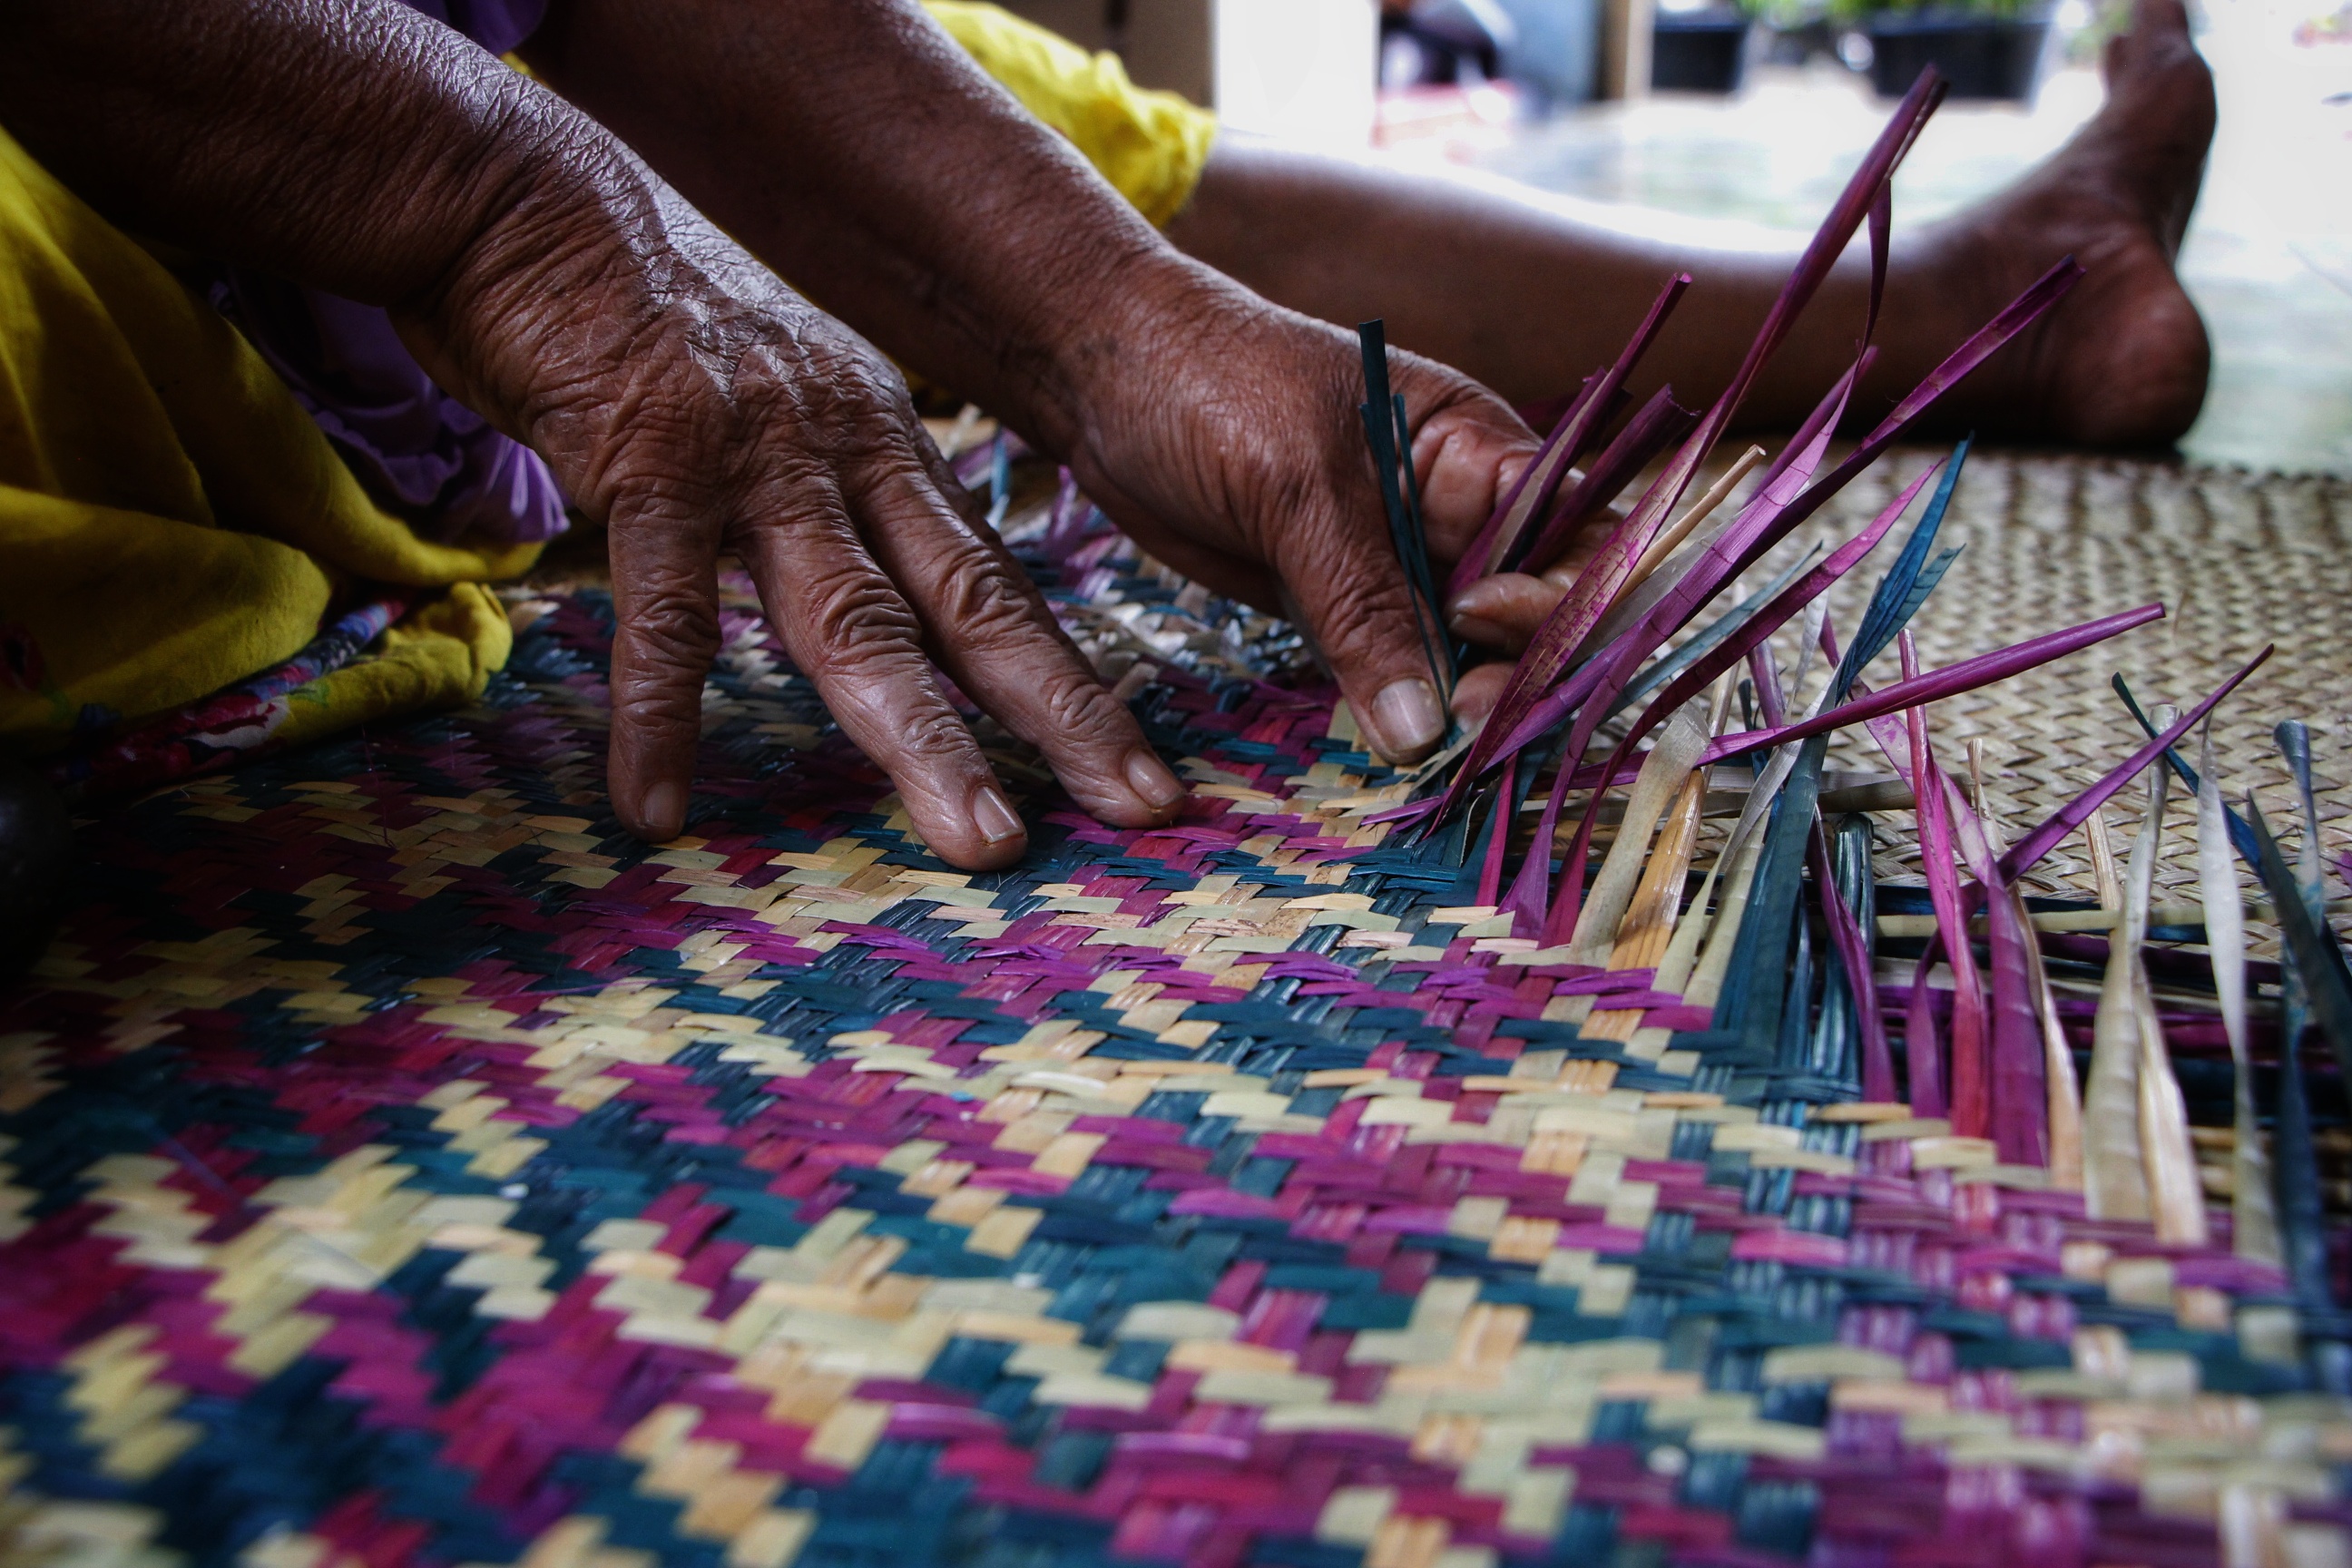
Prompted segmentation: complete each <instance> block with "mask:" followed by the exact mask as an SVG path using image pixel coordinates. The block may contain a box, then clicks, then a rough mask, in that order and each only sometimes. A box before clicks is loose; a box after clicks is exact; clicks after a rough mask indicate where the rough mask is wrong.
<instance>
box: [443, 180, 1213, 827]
mask: <svg viewBox="0 0 2352 1568" xmlns="http://www.w3.org/2000/svg"><path fill="white" fill-rule="evenodd" d="M656 200H657V202H658V204H659V205H656V207H654V208H652V209H650V210H649V211H648V213H647V215H646V221H645V222H644V223H643V224H642V225H640V226H636V227H635V229H634V230H633V231H632V232H630V233H629V234H628V235H627V236H626V237H625V241H624V243H625V246H626V247H627V248H628V251H629V252H630V254H625V256H623V257H621V258H615V257H614V256H613V255H612V254H611V253H610V251H609V250H608V249H607V248H606V247H602V246H593V247H584V254H585V255H587V256H590V257H593V258H594V259H593V263H592V264H591V265H590V266H589V267H588V268H586V272H585V276H580V275H577V273H576V271H575V268H574V265H573V264H572V262H571V261H570V260H569V258H568V257H569V253H567V252H559V253H558V258H557V260H556V262H555V264H554V266H553V268H552V270H550V268H548V267H547V266H546V265H545V264H542V263H538V262H532V261H520V260H518V259H516V258H511V257H509V256H506V255H503V254H500V253H499V249H498V247H495V246H494V247H488V250H487V251H486V253H485V254H483V255H481V256H480V257H478V258H475V259H474V260H473V261H472V262H471V263H469V265H468V266H467V268H464V269H463V270H461V272H460V273H459V274H458V277H457V281H456V282H455V283H454V284H453V285H452V286H451V287H449V288H447V289H444V290H442V291H441V292H440V294H439V295H438V296H437V297H436V300H434V302H433V305H432V307H431V308H430V309H429V310H425V311H421V312H417V313H415V314H408V313H404V315H403V317H402V321H403V326H404V330H405V331H407V332H408V333H409V335H410V336H411V337H412V338H413V339H414V340H415V342H416V344H417V346H418V347H419V348H420V349H421V350H423V351H425V354H426V355H428V356H430V357H428V358H427V360H426V363H427V364H428V365H429V366H430V367H431V368H433V369H434V370H435V372H436V377H437V378H438V379H441V380H442V381H443V382H444V384H448V385H452V386H455V387H458V388H462V389H465V391H466V392H467V395H469V396H473V397H478V398H479V399H480V400H481V401H483V402H486V403H489V404H491V405H497V406H500V407H505V408H509V409H511V410H514V411H515V412H516V414H517V416H518V423H519V426H520V430H521V431H522V432H523V434H524V435H525V436H526V437H527V438H528V439H529V440H530V444H531V445H532V446H533V447H536V448H537V449H538V450H539V451H540V452H541V453H542V454H544V455H545V456H546V457H547V458H549V459H550V460H551V462H552V463H553V464H554V465H555V466H556V469H557V472H558V473H559V475H561V476H562V479H563V480H564V482H565V485H566V487H567V489H569V490H570V493H571V494H572V497H573V498H574V500H575V501H576V502H577V504H579V505H580V506H581V507H582V508H583V510H587V511H588V512H590V513H591V514H592V515H594V516H598V517H602V518H604V520H605V521H606V522H607V524H608V527H609V529H610V544H609V548H610V551H611V555H612V563H613V581H614V598H615V601H616V605H615V607H616V610H617V612H618V616H617V618H618V623H619V624H618V628H617V630H616V632H615V635H614V643H613V679H612V685H613V709H614V737H613V745H612V758H611V778H612V789H613V796H614V801H615V802H616V804H620V805H621V806H622V810H623V815H624V817H625V819H626V820H629V821H630V824H631V826H633V827H635V828H636V829H637V830H638V831H639V832H641V833H643V834H644V835H645V836H646V837H650V838H656V839H658V838H667V837H673V836H674V835H675V834H676V833H677V831H678V828H679V826H680V825H681V822H682V820H683V817H684V815H685V808H686V792H687V786H688V781H689V779H690V777H691V769H692V765H693V755H694V748H695V743H696V741H697V739H698V736H699V733H700V727H701V711H700V698H701V691H702V682H703V678H704V675H705V674H706V672H707V671H708V670H709V667H710V663H711V660H712V658H713V657H714V656H715V655H716V653H717V651H718V637H719V616H718V590H717V583H716V563H717V558H718V556H719V552H721V551H726V552H731V553H733V554H734V555H735V556H737V557H738V558H739V559H740V560H741V562H742V563H743V564H744V565H745V567H746V568H747V569H748V570H749V571H750V573H751V577H752V579H753V581H754V583H755V584H757V585H758V588H759V591H760V597H761V605H762V607H763V608H764V609H765V610H766V612H767V616H768V618H769V621H770V623H771V624H772V625H773V626H775V627H776V628H777V631H778V634H779V636H780V637H782V640H783V643H784V646H785V648H786V650H787V652H788V653H789V654H790V655H791V657H792V659H793V664H794V666H795V667H796V668H799V669H800V670H801V671H802V672H803V674H805V675H806V676H807V677H808V678H809V679H811V680H812V681H814V683H815V685H816V688H817V689H818V691H819V692H820V693H821V694H822V695H823V697H824V700H825V705H826V707H827V708H828V709H829V710H831V711H832V713H833V715H834V717H835V720H836V721H839V723H840V724H841V727H842V729H843V731H844V732H845V733H846V734H847V735H848V736H849V738H850V739H851V740H853V741H854V742H856V743H857V745H858V746H859V747H860V748H861V749H862V750H864V751H865V752H866V754H867V755H868V756H870V757H872V758H873V759H874V760H875V761H876V762H877V763H879V764H880V765H881V766H882V767H883V768H884V769H885V770H886V771H887V773H889V774H890V776H891V778H892V779H893V781H894V782H896V783H897V784H898V789H899V792H900V795H901V797H902V798H903V799H904V801H905V803H906V805H907V809H908V815H909V816H911V817H912V818H913V820H914V822H915V824H916V826H917V827H918V828H919V830H920V832H921V833H922V835H923V837H924V838H925V840H926V842H928V843H929V845H930V846H931V847H933V848H935V849H936V850H938V851H939V852H940V854H941V855H942V856H944V857H945V858H948V859H950V860H952V861H954V862H955V863H957V864H959V865H964V866H972V867H986V866H996V865H1003V864H1006V863H1009V862H1010V861H1011V860H1013V859H1014V858H1018V856H1019V854H1020V852H1021V849H1022V847H1023V840H1024V833H1023V829H1022V826H1021V821H1020V818H1019V816H1017V815H1016V814H1015V813H1014V811H1013V807H1012V805H1011V804H1010V803H1009V802H1008V801H1007V800H1006V798H1005V796H1004V793H1003V789H1002V788H1001V787H1000V786H999V785H998V784H997V782H996V780H995V777H994V775H993V774H992V772H991V770H990V768H989V765H988V763H987V761H986V759H985V758H983V757H982V755H981V752H980V749H979V746H978V744H977V743H976V742H974V741H973V739H972V736H971V733H970V731H968V730H967V729H966V728H965V726H964V723H963V721H962V719H961V717H960V716H959V715H958V714H957V713H956V711H955V710H954V709H953V708H952V707H951V706H950V704H949V703H948V701H947V700H946V698H945V697H944V695H943V694H942V693H941V692H940V689H939V686H938V683H937V682H936V681H935V679H933V677H932V673H931V666H932V664H933V663H934V662H936V663H937V665H938V666H939V668H941V669H943V670H945V671H946V672H947V674H948V675H949V676H950V678H951V679H953V680H954V681H955V682H956V684H957V686H958V687H959V688H960V689H961V690H963V691H964V692H965V693H967V694H968V695H970V696H971V698H972V699H973V700H975V701H976V702H978V703H979V704H980V705H981V706H982V708H983V709H985V710H987V711H989V712H990V713H992V714H993V715H994V716H995V717H996V718H998V719H999V720H1000V721H1002V722H1003V724H1004V725H1005V727H1006V728H1007V729H1009V730H1011V731H1013V733H1015V734H1017V735H1019V736H1020V737H1022V738H1023V739H1024V740H1026V741H1028V742H1031V743H1032V744H1034V745H1035V746H1036V747H1037V748H1038V749H1039V750H1040V751H1041V752H1044V753H1045V757H1046V759H1047V761H1048V762H1050V763H1052V764H1053V766H1054V768H1055V773H1057V774H1058V776H1059V777H1060V778H1061V780H1062V782H1063V783H1064V784H1065V785H1066V787H1067V788H1068V789H1069V791H1070V793H1071V794H1072V795H1073V796H1074V797H1075V798H1076V800H1077V801H1078V803H1079V804H1080V805H1083V806H1085V807H1086V808H1087V810H1089V811H1091V812H1093V813H1094V814H1095V815H1096V816H1099V817H1101V818H1102V819H1104V820H1105V821H1108V822H1112V823H1116V824H1118V825H1119V826H1129V827H1139V826H1149V825H1150V824H1153V823H1157V822H1162V821H1165V820H1166V819H1167V818H1168V816H1170V814H1171V811H1172V809H1173V807H1174V806H1175V805H1176V803H1177V801H1178V800H1179V799H1181V787H1180V786H1179V785H1178V784H1177V782H1176V779H1175V777H1174V775H1173V774H1171V773H1169V772H1168V770H1167V767H1166V766H1165V764H1163V763H1160V760H1159V758H1158V757H1157V756H1155V755H1154V754H1153V753H1152V752H1151V751H1150V747H1149V746H1147V745H1146V744H1145V742H1144V740H1143V737H1142V734H1141V732H1140V731H1139V730H1138V728H1137V726H1136V723H1135V721H1134V718H1133V716H1132V715H1130V714H1129V712H1128V711H1127V710H1126V709H1125V708H1124V707H1122V706H1121V705H1119V704H1118V703H1117V702H1115V701H1113V700H1111V698H1110V695H1109V693H1108V692H1107V691H1106V690H1104V689H1103V688H1102V686H1101V684H1100V683H1099V682H1098V681H1097V679H1096V678H1095V675H1094V672H1093V671H1092V670H1091V669H1090V668H1088V667H1087V664H1086V663H1085V661H1084V660H1083V659H1082V658H1080V656H1079V654H1078V652H1077V650H1076V647H1073V646H1072V645H1071V643H1070V641H1069V639H1068V638H1067V637H1066V636H1064V635H1063V633H1062V631H1061V629H1060V627H1059V626H1057V625H1056V624H1055V621H1054V619H1053V617H1052V616H1051V615H1050V614H1049V613H1048V612H1047V610H1046V608H1045V604H1044V601H1043V600H1042V599H1041V598H1040V597H1039V595H1038V594H1037V591H1036V589H1035V588H1034V586H1033V585H1032V584H1030V582H1029V580H1028V578H1027V577H1026V576H1025V575H1024V574H1023V572H1022V570H1021V568H1020V566H1019V564H1018V563H1015V562H1014V561H1013V559H1012V557H1011V556H1010V555H1008V554H1007V553H1006V552H1005V551H1004V549H1003V545H1002V544H1001V543H1000V542H998V540H997V538H996V536H995V534H994V533H993V531H991V529H990V528H989V526H988V523H987V522H986V521H985V520H984V519H983V518H982V517H981V515H980V514H979V511H978V510H977V508H976V507H975V505H974V503H973V501H972V500H971V497H970V495H969V494H968V492H966V490H965V489H964V488H963V487H962V486H961V484H959V483H957V482H956V480H955V479H954V476H953V475H952V474H950V472H949V471H948V468H947V466H946V463H945V462H944V460H943V459H942V458H940V452H939V449H938V448H937V447H935V446H933V445H932V444H931V441H930V439H929V437H928V436H927V435H926V434H925V433H924V431H923V428H922V426H921V424H920V422H919V420H918V419H917V418H916V417H915V415H914V410H913V408H912V406H911V405H910V404H909V403H908V396H907V390H906V385H905V383H904V381H903V380H902V379H901V378H900V376H899V375H898V373H897V371H896V370H894V369H893V368H892V367H891V366H890V364H889V363H888V362H887V361H886V360H884V359H883V358H882V356H881V355H880V354H879V353H877V351H876V350H875V349H874V348H873V347H872V346H871V345H870V344H868V343H866V342H865V341H864V340H863V339H861V338H859V337H857V336H856V334H855V333H853V332H851V331H848V330H847V329H846V328H845V327H844V326H842V325H841V324H840V323H839V322H837V321H834V320H833V319H832V318H830V317H827V316H825V315H824V314H823V313H821V312H820V311H818V310H815V309H814V307H813V306H811V305H810V304H809V303H808V302H807V301H806V300H803V299H801V298H800V297H799V296H798V295H796V294H794V293H793V292H792V290H790V289H787V288H785V287H784V286H783V285H782V283H780V282H778V281H777V280H776V279H775V278H774V277H773V276H772V275H771V274H769V273H768V272H767V271H766V270H765V269H764V268H760V267H759V266H757V265H756V264H755V263H752V262H751V260H750V258H747V257H744V256H743V255H742V254H741V252H740V250H738V249H736V248H735V247H733V246H732V245H731V244H730V242H729V241H727V240H726V239H725V238H723V237H721V236H719V234H718V233H717V231H716V230H714V229H712V228H711V227H710V226H709V223H708V221H707V220H705V219H703V218H702V217H701V216H699V215H698V214H696V213H694V212H692V211H691V210H690V209H688V208H687V207H686V206H685V205H684V204H683V203H682V202H680V201H679V200H678V199H677V197H676V196H675V195H671V194H669V193H667V192H660V193H658V195H657V197H656ZM486 321H496V322H497V323H498V328H497V331H495V332H491V331H483V330H479V329H478V328H471V329H469V327H468V326H467V323H479V322H486ZM451 343H462V344H467V345H471V347H470V350H469V351H463V352H461V354H453V353H451V352H450V351H449V349H448V348H447V346H446V345H449V344H451ZM486 344H487V345H492V346H491V347H490V349H489V351H488V352H484V348H483V345H486ZM629 803H635V805H634V807H632V806H631V805H630V804H629Z"/></svg>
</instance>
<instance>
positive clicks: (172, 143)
mask: <svg viewBox="0 0 2352 1568" xmlns="http://www.w3.org/2000/svg"><path fill="white" fill-rule="evenodd" d="M0 122H5V124H6V125H7V127H8V129H9V130H10V131H11V132H13V133H14V134H15V135H16V137H17V139H18V140H19V141H21V142H23V143H24V144H25V146H26V148H27V150H29V151H30V152H31V153H33V154H34V155H35V156H36V157H37V158H39V159H40V160H41V161H42V162H43V163H44V164H46V165H47V167H48V168H49V169H50V170H51V171H52V172H54V173H55V174H58V176H59V177H60V178H62V179H63V180H64V181H65V182H66V183H67V184H69V185H71V186H72V187H73V188H74V189H75V190H76V191H77V192H78V193H79V195H82V196H83V197H84V198H85V199H87V200H89V202H90V203H91V204H92V205H95V206H97V207H98V208H99V209H100V211H101V212H102V213H104V214H105V215H106V216H109V217H110V218H112V219H114V220H115V221H117V222H118V223H121V225H123V226H126V227H129V228H131V229H132V230H134V231H136V232H140V233H144V234H148V235H152V236H155V237H161V238H165V239H169V240H171V241H173V242H174V243H178V244H181V245H184V246H187V247H191V248H194V249H197V250H200V251H203V252H205V254H208V255H214V256H218V257H222V258H226V259H230V260H235V261H238V262H243V263H247V264H249V265H253V266H256V267H260V268H266V269H268V270H270V271H273V272H276V273H278V274H280V275H283V276H286V277H290V278H296V279H301V280H302V281H304V282H306V283H310V284H313V285H315V286H317V287H320V288H324V289H332V290H334V291H336V292H339V293H342V294H344V295H347V296H349V297H352V298H354V299H360V300H368V301H370V302H373V303H383V304H389V303H393V302H395V301H399V300H407V299H411V298H415V297H416V296H418V295H420V294H422V293H424V292H425V291H427V290H429V289H432V288H434V287H435V286H436V284H438V283H439V282H441V281H442V280H444V279H446V277H447V276H448V274H449V272H450V271H451V269H452V268H454V267H455V266H456V265H457V262H458V261H459V260H460V259H461V258H463V257H464V255H465V254H466V252H467V248H468V247H469V246H471V245H472V244H473V243H475V242H476V241H477V240H478V239H479V238H480V237H482V236H483V235H485V234H486V233H487V232H488V231H489V230H490V229H491V228H492V227H493V226H495V225H496V223H497V222H498V220H499V218H500V217H501V216H504V215H505V214H507V213H509V212H510V211H511V210H512V209H513V208H514V207H515V205H517V204H518V203H519V202H520V201H522V200H523V199H525V197H526V196H527V195H530V193H531V192H532V191H533V190H534V189H538V190H541V191H544V189H545V186H546V184H547V183H548V181H547V177H548V174H549V172H550V171H551V169H552V168H554V167H556V166H557V165H558V164H559V163H560V162H561V154H560V149H561V148H562V146H563V144H565V143H567V142H569V143H572V145H573V148H574V149H575V150H576V149H577V147H578V145H579V144H580V143H581V142H583V140H585V139H588V138H592V137H593V127H590V126H589V125H588V124H587V122H586V121H584V120H583V119H582V118H581V117H580V116H579V115H577V114H576V113H573V112H572V111H571V110H567V109H566V108H564V106H562V104H561V103H560V102H559V101H557V100H554V99H552V98H551V96H550V95H548V94H545V93H543V92H538V91H535V90H534V89H530V86H529V84H527V83H524V82H522V81H520V80H519V79H516V78H515V77H514V76H513V73H511V72H509V71H507V70H505V69H504V68H502V67H500V66H499V64H498V62H497V61H495V60H494V59H492V58H489V57H488V56H487V55H485V54H483V53H482V52H481V51H480V50H478V49H476V48H474V47H472V46H470V45H468V44H467V43H466V42H465V40H464V39H462V38H460V37H458V36H457V35H456V34H455V33H452V32H451V31H449V29H447V28H446V27H443V26H438V25H437V24H435V23H432V22H429V21H426V20H425V18H423V17H422V16H418V15H417V14H416V13H415V12H413V11H410V10H409V9H407V8H406V7H405V6H403V5H394V4H390V3H389V0H362V3H359V4H341V5H337V4H326V3H322V0H189V3H187V4H182V5H170V6H154V5H138V4H131V3H126V0H31V3H26V4H19V5H11V6H8V7H6V8H5V10H0Z"/></svg>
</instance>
